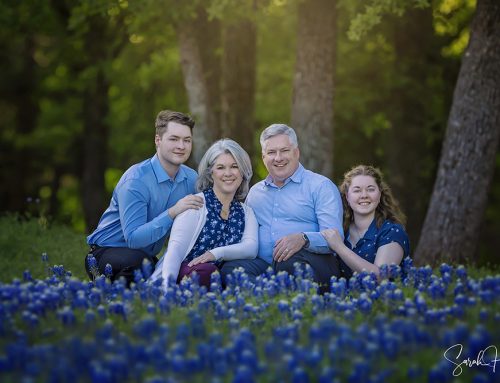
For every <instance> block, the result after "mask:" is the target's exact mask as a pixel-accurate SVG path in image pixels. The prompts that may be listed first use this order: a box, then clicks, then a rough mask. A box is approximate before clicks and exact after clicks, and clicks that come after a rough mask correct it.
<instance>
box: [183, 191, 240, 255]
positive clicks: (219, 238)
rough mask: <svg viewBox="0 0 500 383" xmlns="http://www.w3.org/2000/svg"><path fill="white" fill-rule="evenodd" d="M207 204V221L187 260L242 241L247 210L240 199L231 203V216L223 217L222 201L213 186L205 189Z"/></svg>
mask: <svg viewBox="0 0 500 383" xmlns="http://www.w3.org/2000/svg"><path fill="white" fill-rule="evenodd" d="M203 194H204V195H205V206H206V208H207V210H208V214H207V221H206V222H205V225H204V226H203V229H201V233H200V235H199V236H198V239H197V240H196V243H195V244H194V246H193V248H192V249H191V251H190V252H189V254H188V255H187V257H186V259H185V260H184V261H185V262H189V261H191V260H192V259H194V258H196V257H199V256H200V255H202V254H203V253H205V252H206V251H210V250H212V249H215V248H216V247H221V246H227V245H232V244H235V243H238V242H241V237H242V236H243V231H245V211H244V210H243V206H242V205H241V203H239V202H238V201H235V200H233V201H232V202H231V204H230V205H229V216H228V218H227V220H226V219H222V217H221V216H220V212H221V210H222V203H221V202H220V201H219V200H218V198H217V196H216V195H215V193H214V191H213V189H212V188H210V189H207V190H204V191H203Z"/></svg>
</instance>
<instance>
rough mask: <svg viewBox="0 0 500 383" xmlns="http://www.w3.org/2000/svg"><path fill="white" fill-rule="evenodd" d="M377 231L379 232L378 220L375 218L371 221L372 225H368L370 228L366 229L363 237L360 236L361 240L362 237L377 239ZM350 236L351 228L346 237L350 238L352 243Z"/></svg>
mask: <svg viewBox="0 0 500 383" xmlns="http://www.w3.org/2000/svg"><path fill="white" fill-rule="evenodd" d="M377 233H378V229H377V222H376V219H375V218H373V221H372V223H370V226H368V230H366V233H365V235H363V238H360V240H361V239H368V240H375V239H377ZM350 237H351V235H350V233H349V230H347V233H346V236H345V239H346V240H349V243H351V241H350Z"/></svg>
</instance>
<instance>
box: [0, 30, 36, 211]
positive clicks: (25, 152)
mask: <svg viewBox="0 0 500 383" xmlns="http://www.w3.org/2000/svg"><path fill="white" fill-rule="evenodd" d="M33 38H34V37H33V35H32V34H28V35H27V36H26V37H25V39H24V42H23V44H22V47H21V48H22V49H21V50H20V51H19V55H20V56H21V57H22V61H21V62H22V68H21V71H20V73H19V76H16V77H17V84H16V87H15V95H14V96H10V98H11V99H13V101H14V105H15V109H16V134H17V135H18V137H22V138H24V139H25V140H26V138H27V137H29V135H30V134H31V133H32V132H33V130H35V128H36V124H37V119H38V114H39V108H38V103H37V102H36V101H35V98H36V96H34V93H35V92H36V90H37V73H36V71H37V64H36V63H35V60H34V59H33V57H34V51H35V44H34V40H33ZM32 141H33V140H32V139H30V140H29V143H28V144H23V145H20V146H19V147H14V148H12V147H10V148H7V153H9V152H10V153H11V154H10V155H9V156H8V157H7V156H6V158H5V159H6V162H5V163H4V166H5V167H6V169H7V170H6V171H5V170H4V171H5V173H6V174H7V177H6V180H2V181H3V182H4V185H3V187H4V188H5V190H6V193H5V194H6V195H5V200H3V201H2V202H1V205H2V206H3V208H4V209H9V210H12V211H17V212H23V211H25V210H26V207H27V205H26V199H27V198H28V197H31V198H33V199H35V198H36V197H38V195H37V193H38V185H36V183H37V180H38V178H37V177H36V176H35V174H36V173H37V172H38V169H37V161H33V159H35V158H37V157H38V156H39V153H38V151H37V149H36V148H37V146H36V145H34V143H33V142H32ZM2 194H3V193H2Z"/></svg>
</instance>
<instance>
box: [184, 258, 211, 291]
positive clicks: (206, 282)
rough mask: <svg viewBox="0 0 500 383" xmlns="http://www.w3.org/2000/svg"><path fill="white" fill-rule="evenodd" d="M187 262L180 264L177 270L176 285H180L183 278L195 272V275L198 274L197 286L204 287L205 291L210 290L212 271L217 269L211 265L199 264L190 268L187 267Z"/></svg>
mask: <svg viewBox="0 0 500 383" xmlns="http://www.w3.org/2000/svg"><path fill="white" fill-rule="evenodd" d="M188 263H189V262H182V263H181V268H180V270H179V276H178V277H177V283H180V282H181V281H182V278H184V277H189V276H190V275H191V273H193V272H195V271H196V274H198V277H199V280H198V282H199V284H200V286H205V287H206V288H207V289H209V288H210V276H211V275H212V273H213V272H214V271H217V270H218V268H217V266H215V264H213V263H208V262H206V263H199V264H197V265H194V266H192V267H189V266H188Z"/></svg>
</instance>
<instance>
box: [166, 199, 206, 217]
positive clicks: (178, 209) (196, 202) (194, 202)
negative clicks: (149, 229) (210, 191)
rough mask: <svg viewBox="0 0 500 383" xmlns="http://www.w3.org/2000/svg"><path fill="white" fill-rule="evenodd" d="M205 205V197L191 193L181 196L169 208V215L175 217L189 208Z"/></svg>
mask: <svg viewBox="0 0 500 383" xmlns="http://www.w3.org/2000/svg"><path fill="white" fill-rule="evenodd" d="M202 206H203V198H201V197H200V196H197V195H193V194H189V195H187V196H185V197H184V198H181V199H180V200H179V201H177V203H176V204H175V205H174V206H172V207H171V208H170V209H168V215H169V216H170V218H172V219H174V218H175V217H177V216H178V215H179V214H181V213H182V212H184V211H186V210H188V209H199V208H200V207H202Z"/></svg>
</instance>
